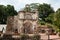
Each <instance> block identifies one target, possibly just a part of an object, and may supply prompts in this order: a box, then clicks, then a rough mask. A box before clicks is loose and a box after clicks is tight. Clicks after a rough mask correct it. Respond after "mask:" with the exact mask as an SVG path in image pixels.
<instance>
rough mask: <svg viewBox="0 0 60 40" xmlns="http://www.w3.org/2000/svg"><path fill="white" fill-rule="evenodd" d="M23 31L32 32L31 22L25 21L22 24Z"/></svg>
mask: <svg viewBox="0 0 60 40" xmlns="http://www.w3.org/2000/svg"><path fill="white" fill-rule="evenodd" d="M23 26H24V27H23V33H26V34H31V33H33V30H32V24H31V23H30V22H25V23H24V24H23Z"/></svg>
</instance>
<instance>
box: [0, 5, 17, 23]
mask: <svg viewBox="0 0 60 40" xmlns="http://www.w3.org/2000/svg"><path fill="white" fill-rule="evenodd" d="M14 15H17V12H16V10H15V9H14V6H11V5H7V6H4V5H0V24H6V21H7V17H8V16H14Z"/></svg>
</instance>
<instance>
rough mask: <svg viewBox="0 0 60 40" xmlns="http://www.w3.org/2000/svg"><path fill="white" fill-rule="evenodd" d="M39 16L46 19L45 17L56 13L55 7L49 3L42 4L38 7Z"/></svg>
mask: <svg viewBox="0 0 60 40" xmlns="http://www.w3.org/2000/svg"><path fill="white" fill-rule="evenodd" d="M38 12H39V17H40V18H42V19H43V20H44V18H46V17H48V16H49V15H50V14H51V13H54V10H53V8H52V7H51V5H49V4H45V3H43V4H40V5H39V7H38Z"/></svg>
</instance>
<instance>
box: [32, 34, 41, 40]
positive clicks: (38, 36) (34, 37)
mask: <svg viewBox="0 0 60 40" xmlns="http://www.w3.org/2000/svg"><path fill="white" fill-rule="evenodd" d="M32 40H40V35H37V34H35V35H34V36H33V38H32Z"/></svg>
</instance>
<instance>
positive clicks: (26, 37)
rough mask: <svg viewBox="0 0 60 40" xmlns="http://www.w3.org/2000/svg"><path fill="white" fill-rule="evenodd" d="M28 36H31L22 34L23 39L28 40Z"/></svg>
mask: <svg viewBox="0 0 60 40" xmlns="http://www.w3.org/2000/svg"><path fill="white" fill-rule="evenodd" d="M28 38H29V36H28V35H26V34H23V35H21V40H27V39H28Z"/></svg>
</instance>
